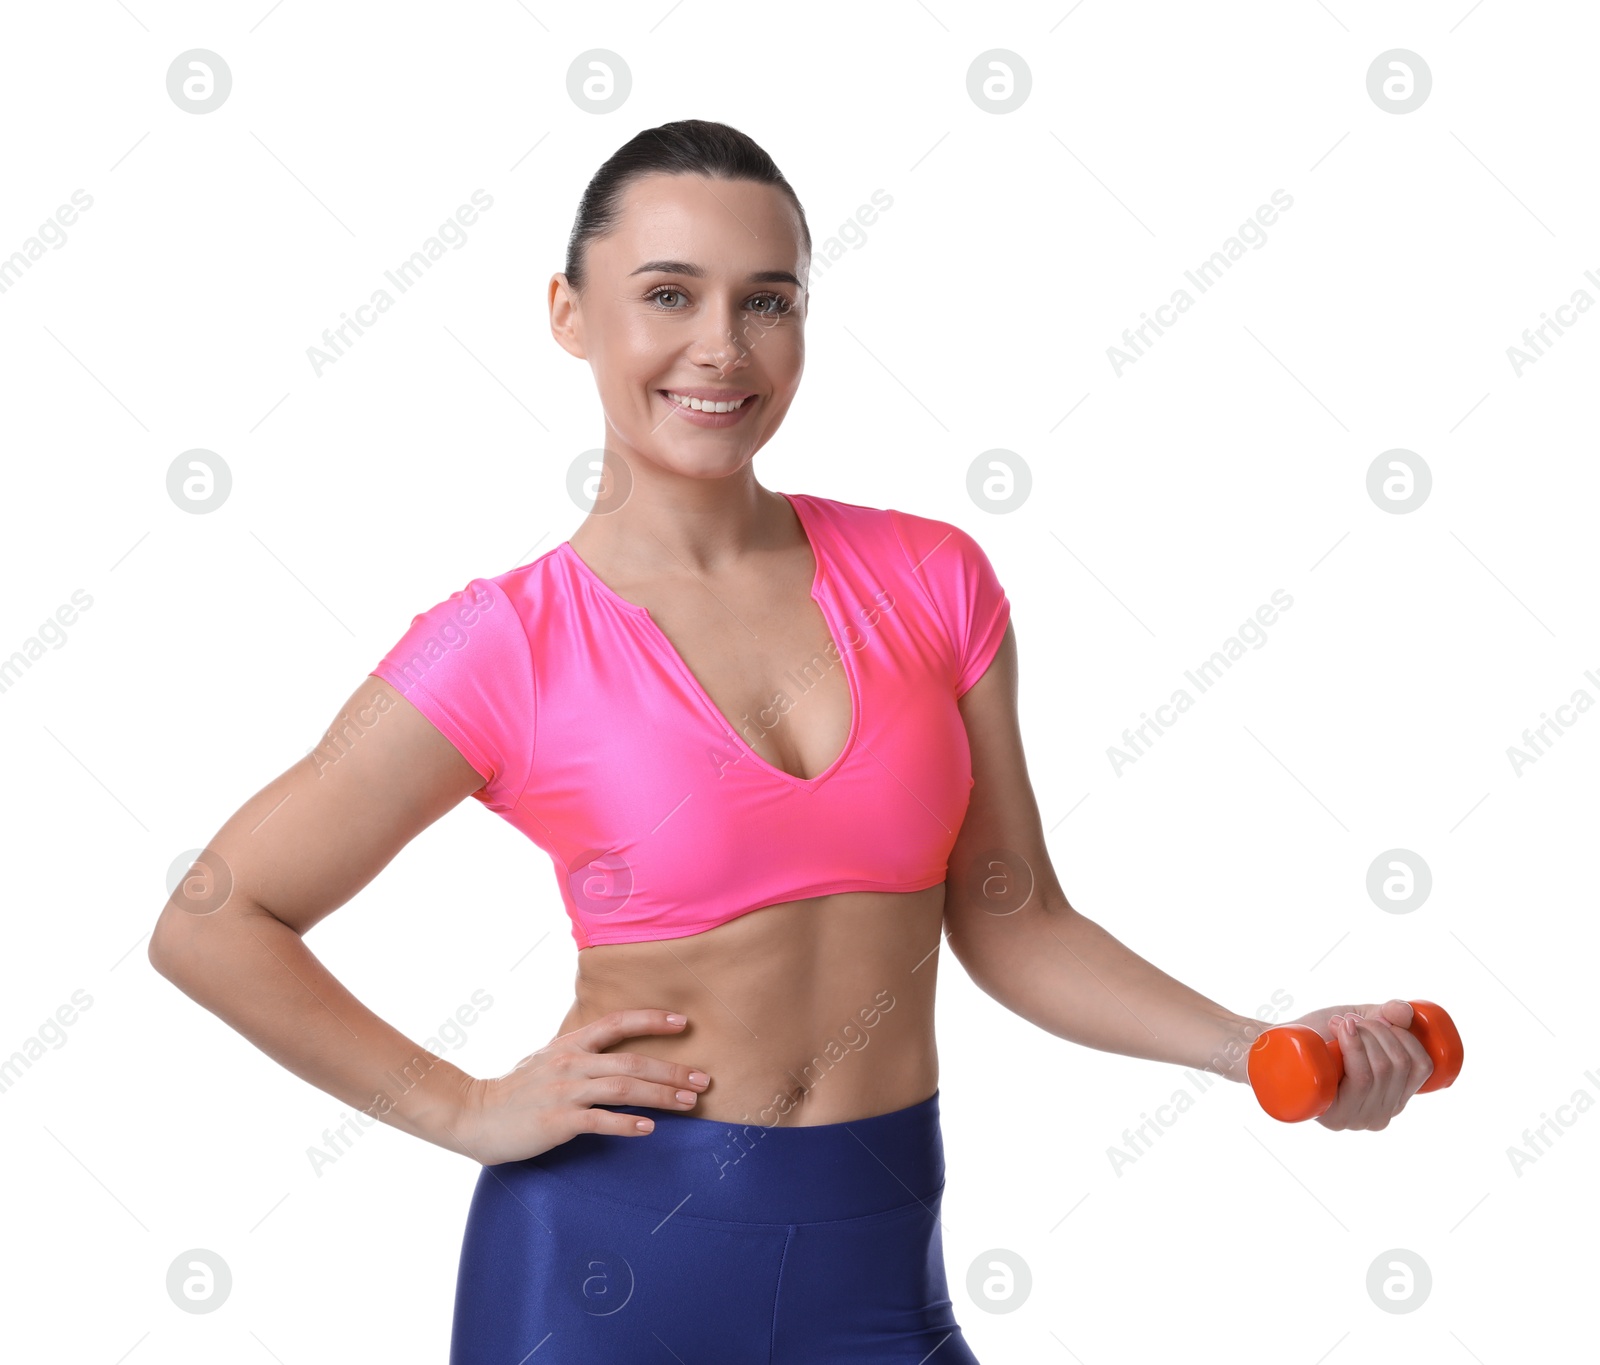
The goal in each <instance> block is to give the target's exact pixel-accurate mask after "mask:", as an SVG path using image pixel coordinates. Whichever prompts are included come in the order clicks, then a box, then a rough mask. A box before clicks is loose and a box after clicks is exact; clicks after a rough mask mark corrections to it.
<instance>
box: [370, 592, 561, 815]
mask: <svg viewBox="0 0 1600 1365" xmlns="http://www.w3.org/2000/svg"><path fill="white" fill-rule="evenodd" d="M372 674H373V676H374V677H378V678H382V679H383V681H384V682H386V683H388V684H389V686H391V687H392V688H394V690H395V691H396V692H398V693H400V695H401V696H403V697H404V698H405V699H406V700H407V701H409V702H410V703H411V704H412V705H413V706H415V707H416V708H417V710H419V711H420V712H422V714H423V715H424V716H426V717H427V718H428V720H429V722H430V723H431V724H432V725H433V727H434V728H435V729H436V730H438V731H439V732H440V733H441V734H442V735H444V737H445V738H446V739H448V740H449V741H450V742H451V743H452V744H453V745H455V747H456V748H457V750H459V751H460V753H461V756H462V757H463V758H465V759H466V760H467V762H468V763H470V764H471V765H472V766H473V767H474V768H475V769H476V770H477V772H478V775H479V776H480V777H482V778H483V779H484V785H483V786H482V787H481V788H479V789H478V790H477V791H475V792H473V796H475V797H476V798H477V799H478V800H479V801H481V802H482V803H483V804H484V805H486V806H488V807H489V808H490V809H491V810H495V811H501V812H504V811H509V810H511V809H512V808H513V807H514V806H515V805H516V803H517V800H518V799H519V798H520V797H521V795H522V792H523V790H524V788H525V787H526V786H527V783H528V776H529V773H530V772H531V770H532V767H533V748H534V740H535V738H536V731H535V721H536V715H535V709H534V702H535V694H534V678H533V657H532V650H531V648H530V646H529V644H528V633H527V631H526V629H525V628H524V627H523V624H522V618H521V617H520V616H518V614H517V609H516V606H515V605H514V604H513V603H512V601H511V599H510V598H509V597H508V596H507V595H506V592H505V589H504V588H502V587H501V586H500V585H499V584H497V583H495V582H494V581H493V580H491V579H487V578H475V579H473V580H472V581H471V582H470V583H468V584H467V586H466V587H465V588H463V589H461V591H459V592H453V593H451V594H450V596H449V597H447V598H445V600H444V601H442V602H439V603H437V604H435V605H434V606H432V607H429V608H428V610H427V611H424V612H422V613H420V614H419V615H417V616H414V617H413V618H412V620H411V625H410V628H409V629H408V630H407V631H406V633H405V634H404V635H402V636H401V637H400V639H399V640H398V641H397V642H396V643H395V645H394V648H392V649H391V650H390V651H389V652H388V653H387V654H385V655H384V656H383V658H382V660H381V661H380V662H379V663H378V665H377V666H376V667H375V668H374V669H373V670H372Z"/></svg>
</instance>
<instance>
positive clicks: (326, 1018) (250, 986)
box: [149, 907, 473, 1156]
mask: <svg viewBox="0 0 1600 1365" xmlns="http://www.w3.org/2000/svg"><path fill="white" fill-rule="evenodd" d="M181 914H182V912H181V911H176V910H174V909H172V908H171V907H169V908H168V909H167V910H166V911H165V912H164V915H163V920H162V922H161V923H160V924H158V926H157V930H156V933H155V934H154V935H153V936H152V939H151V944H150V952H149V958H150V963H151V965H152V966H153V967H154V968H155V969H156V970H157V971H158V972H160V973H161V975H162V976H164V977H166V978H167V980H169V981H171V982H172V983H173V984H174V985H175V986H177V987H178V988H179V989H180V990H181V991H183V993H184V994H185V995H187V996H189V998H190V999H192V1000H194V1001H195V1002H196V1003H197V1004H200V1005H203V1006H204V1007H205V1008H206V1009H208V1010H210V1011H211V1012H212V1013H213V1014H215V1015H216V1016H217V1017H218V1018H220V1019H222V1020H223V1021H224V1022H225V1023H227V1024H229V1025H231V1026H232V1027H233V1028H234V1029H236V1030H237V1031H238V1032H240V1033H242V1034H243V1035H244V1036H245V1037H246V1038H248V1039H249V1040H250V1041H251V1042H252V1043H254V1044H255V1045H256V1046H257V1047H258V1048H260V1049H261V1050H262V1051H263V1052H265V1053H266V1054H267V1055H268V1056H269V1057H271V1058H272V1059H273V1060H274V1061H276V1062H278V1063H280V1064H281V1065H283V1066H285V1067H287V1068H288V1069H289V1070H290V1071H292V1072H294V1074H295V1075H297V1076H299V1077H300V1078H301V1079H302V1080H305V1081H309V1082H310V1083H311V1084H312V1085H314V1086H316V1087H317V1088H318V1089H319V1090H324V1091H326V1092H327V1093H328V1094H330V1095H333V1096H334V1097H336V1098H337V1099H339V1100H341V1101H343V1102H344V1103H345V1104H348V1105H350V1106H352V1107H354V1108H358V1109H360V1110H362V1111H363V1112H364V1113H367V1114H370V1115H371V1116H372V1117H373V1118H376V1119H381V1120H382V1121H383V1122H384V1123H387V1124H390V1125H391V1126H393V1127H395V1128H398V1129H401V1130H402V1131H403V1132H407V1133H410V1134H412V1135H413V1136H415V1137H420V1138H423V1139H425V1140H426V1141H428V1142H432V1143H435V1144H436V1145H438V1146H440V1147H444V1148H447V1149H449V1150H450V1151H453V1152H458V1153H460V1154H461V1155H464V1156H470V1155H471V1153H470V1152H468V1151H466V1150H465V1149H464V1148H463V1147H462V1146H461V1144H460V1141H459V1140H458V1138H457V1137H456V1136H455V1134H454V1133H453V1132H452V1129H455V1130H456V1131H459V1127H458V1124H457V1119H458V1116H459V1115H460V1113H461V1110H462V1106H463V1105H464V1104H465V1103H466V1101H467V1096H468V1087H470V1086H471V1085H472V1084H473V1078H472V1077H471V1076H469V1075H467V1073H465V1072H463V1071H462V1070H460V1069H459V1068H458V1067H455V1066H452V1065H451V1064H450V1063H449V1062H447V1061H445V1060H443V1059H442V1058H440V1057H438V1056H436V1055H434V1054H433V1053H431V1052H429V1051H427V1049H425V1048H423V1047H420V1046H418V1045H417V1044H416V1043H414V1042H412V1041H411V1039H409V1038H407V1037H406V1036H405V1035H404V1034H403V1033H401V1032H400V1031H399V1030H397V1029H395V1028H393V1027H391V1026H390V1025H389V1024H387V1023H385V1022H384V1021H383V1020H382V1019H380V1018H378V1016H377V1015H376V1014H374V1013H373V1012H372V1011H371V1010H369V1009H368V1008H367V1007H366V1006H365V1005H363V1004H362V1003H361V1002H360V1001H359V1000H357V999H356V998H355V996H353V995H352V994H351V993H350V992H349V991H348V990H347V989H346V988H345V987H344V986H343V985H342V984H341V983H340V982H339V981H338V979H337V978H335V977H334V975H333V974H332V973H331V972H329V971H328V969H327V968H326V967H324V966H323V965H322V963H321V962H320V961H318V959H317V957H316V955H315V954H314V953H312V951H311V950H310V949H309V948H308V947H306V944H305V940H304V939H303V938H301V936H300V935H299V934H298V933H296V932H295V931H294V930H293V929H292V928H290V927H289V926H288V925H287V924H285V923H283V921H282V920H280V919H278V918H277V917H276V916H274V915H272V914H270V913H268V912H267V911H266V910H264V909H259V908H258V909H248V910H241V911H237V912H236V911H234V910H233V909H232V908H230V909H229V910H228V911H227V912H226V914H224V913H223V912H219V913H217V914H215V915H208V916H187V917H185V918H177V919H172V918H169V917H172V916H177V915H181Z"/></svg>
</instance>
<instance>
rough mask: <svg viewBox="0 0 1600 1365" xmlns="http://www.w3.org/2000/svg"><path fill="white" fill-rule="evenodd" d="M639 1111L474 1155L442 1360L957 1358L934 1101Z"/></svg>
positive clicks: (525, 1364) (533, 1364)
mask: <svg viewBox="0 0 1600 1365" xmlns="http://www.w3.org/2000/svg"><path fill="white" fill-rule="evenodd" d="M596 1107H597V1108H604V1109H609V1110H611V1111H613V1112H615V1113H627V1114H639V1115H643V1116H646V1117H649V1118H652V1119H654V1120H655V1125H656V1126H655V1131H654V1132H652V1133H649V1134H647V1135H645V1136H643V1137H637V1138H635V1137H616V1136H612V1135H610V1134H600V1133H580V1134H578V1136H577V1137H575V1138H572V1139H571V1140H570V1141H567V1142H563V1143H560V1144H559V1145H557V1146H555V1147H552V1148H551V1149H550V1150H549V1151H548V1152H543V1153H541V1154H540V1155H538V1156H536V1157H531V1158H529V1159H528V1160H526V1161H507V1162H502V1163H500V1164H499V1165H495V1166H484V1167H483V1168H482V1169H481V1171H480V1172H479V1176H478V1183H477V1186H476V1188H475V1190H474V1192H473V1196H472V1207H471V1209H470V1211H469V1212H468V1215H467V1226H466V1233H465V1236H464V1237H463V1240H462V1246H461V1265H460V1274H459V1276H458V1278H457V1280H456V1302H455V1323H454V1331H453V1333H452V1336H451V1340H450V1365H602V1363H603V1365H635V1363H636V1362H637V1365H645V1362H648V1363H649V1365H672V1362H673V1361H674V1360H676V1361H683V1362H689V1365H706V1363H707V1362H712V1363H714V1365H721V1363H722V1362H727V1363H728V1365H802V1362H803V1363H804V1365H823V1363H824V1362H826V1365H849V1363H850V1362H858V1361H859V1362H867V1361H871V1362H873V1365H890V1362H900V1361H904V1362H906V1365H923V1363H925V1365H977V1357H976V1356H974V1355H973V1354H972V1350H971V1348H970V1347H969V1346H968V1345H967V1343H966V1341H965V1339H964V1338H963V1337H962V1335H961V1328H960V1327H959V1326H957V1324H956V1320H955V1316H954V1314H953V1312H952V1307H951V1302H950V1296H949V1292H948V1289H947V1286H946V1281H945V1268H944V1248H943V1241H942V1239H941V1237H940V1226H939V1204H940V1199H941V1197H942V1194H943V1191H944V1143H943V1139H942V1137H941V1134H940V1129H939V1092H938V1091H937V1090H935V1091H934V1092H933V1094H932V1095H930V1096H929V1097H928V1098H927V1099H925V1100H923V1101H922V1102H921V1103H920V1104H914V1105H912V1106H911V1107H910V1108H908V1109H898V1110H895V1111H894V1112H893V1113H889V1114H879V1115H876V1116H874V1117H872V1118H865V1119H855V1120H852V1121H851V1122H849V1123H825V1124H819V1125H814V1126H810V1127H804V1126H801V1127H766V1126H764V1125H761V1124H751V1125H740V1124H728V1123H722V1122H718V1121H715V1120H712V1119H702V1118H697V1117H695V1116H694V1115H692V1114H680V1113H675V1112H672V1111H669V1110H665V1109H654V1108H647V1107H642V1106H640V1107H636V1106H634V1105H626V1104H624V1105H599V1106H596Z"/></svg>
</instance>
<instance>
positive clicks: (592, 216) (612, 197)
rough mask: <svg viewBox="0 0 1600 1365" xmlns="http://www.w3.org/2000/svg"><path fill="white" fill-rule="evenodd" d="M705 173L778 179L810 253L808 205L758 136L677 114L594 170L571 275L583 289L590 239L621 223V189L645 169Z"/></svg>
mask: <svg viewBox="0 0 1600 1365" xmlns="http://www.w3.org/2000/svg"><path fill="white" fill-rule="evenodd" d="M656 174H660V175H707V176H717V177H720V178H721V179H724V180H753V181H755V182H756V183H758V184H762V185H775V186H776V187H777V188H778V189H780V190H782V191H783V192H784V193H785V194H786V195H788V196H789V200H790V202H791V203H793V204H794V206H795V211H796V212H798V213H799V215H800V232H801V236H802V240H803V242H804V245H805V249H806V254H807V255H808V256H809V255H810V254H811V229H810V227H809V226H808V225H807V224H806V211H805V209H804V208H803V207H802V206H801V204H800V199H799V196H798V195H796V194H795V192H794V188H793V187H792V186H791V185H790V184H789V182H788V181H787V180H785V179H784V178H783V172H782V171H780V170H779V169H778V167H777V164H776V163H775V162H774V161H773V159H772V158H771V157H770V156H768V155H767V154H766V152H764V151H763V150H762V149H761V147H760V145H759V144H757V143H756V141H755V140H754V139H753V138H751V137H749V136H748V135H747V134H745V133H741V132H740V131H739V130H738V129H737V128H732V127H729V125H728V124H726V123H712V122H709V121H707V120H706V119H698V118H686V119H678V120H677V121H676V122H674V123H663V124H662V125H661V126H660V127H658V128H646V129H644V130H643V131H641V132H639V133H638V134H636V135H635V136H634V137H633V138H631V139H630V140H629V141H627V142H625V143H623V144H622V146H620V147H618V148H617V150H616V151H614V152H613V153H612V154H611V158H610V160H608V161H607V162H606V163H605V165H603V166H602V167H600V169H599V170H598V171H596V172H595V173H594V178H593V179H592V180H590V181H589V184H588V185H587V187H586V188H585V189H584V191H583V198H582V199H581V200H579V202H578V216H577V217H576V218H575V219H574V220H573V224H572V235H571V236H570V237H568V238H567V270H566V274H567V281H568V283H570V284H571V286H572V287H573V289H575V290H577V291H578V292H579V293H582V291H583V287H584V285H585V283H586V282H587V281H586V277H585V265H586V261H585V257H586V254H587V251H588V247H589V243H590V242H592V241H594V239H595V238H597V237H604V236H605V235H606V234H607V233H609V232H611V231H612V230H614V229H615V228H616V227H617V226H618V222H619V220H620V218H621V216H622V195H623V192H624V191H625V190H626V189H627V188H628V186H629V185H630V184H632V183H633V182H634V181H635V180H637V179H639V178H640V177H641V176H645V175H656Z"/></svg>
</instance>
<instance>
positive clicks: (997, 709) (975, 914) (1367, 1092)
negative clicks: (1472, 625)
mask: <svg viewBox="0 0 1600 1365" xmlns="http://www.w3.org/2000/svg"><path fill="white" fill-rule="evenodd" d="M1015 630H1016V628H1015V623H1012V624H1010V625H1008V626H1007V627H1006V633H1005V637H1004V638H1003V639H1002V641H1001V643H1000V648H999V650H998V651H997V652H996V654H995V656H994V660H993V662H991V663H990V665H989V667H988V669H987V670H986V671H985V673H984V674H983V676H982V677H981V678H979V679H978V681H977V682H976V683H974V684H973V685H972V687H970V688H969V689H968V690H967V691H966V692H965V693H964V694H963V695H962V697H961V698H960V700H959V702H958V705H959V706H960V709H961V715H962V718H963V720H965V722H966V727H967V737H968V742H969V744H970V747H971V750H972V776H973V787H972V798H971V805H970V806H969V807H968V810H967V814H966V818H965V820H964V821H963V822H962V826H961V830H960V832H959V834H958V836H957V838H956V842H955V846H954V848H953V849H952V850H951V853H950V866H949V872H948V874H947V878H946V881H945V905H944V920H945V931H946V937H947V939H948V942H949V945H950V950H951V951H952V952H953V953H954V954H955V955H956V958H957V959H958V960H959V961H960V963H961V965H962V966H963V967H965V968H966V970H967V973H968V975H969V976H971V977H972V979H973V981H974V982H976V983H977V985H978V986H979V988H980V989H982V990H983V991H984V993H985V994H987V995H989V996H991V997H992V998H993V999H995V1000H997V1001H999V1002H1000V1004H1002V1005H1004V1006H1005V1007H1006V1008H1007V1009H1009V1010H1011V1011H1012V1012H1013V1013H1015V1014H1018V1015H1021V1016H1022V1018H1024V1019H1026V1020H1028V1021H1029V1022H1030V1023H1033V1024H1037V1025H1038V1026H1039V1027H1040V1028H1042V1029H1044V1030H1046V1031H1047V1032H1049V1033H1053V1034H1055V1035H1056V1036H1057V1037H1058V1038H1066V1039H1068V1040H1070V1041H1071V1042H1074V1043H1079V1044H1082V1045H1083V1046H1085V1047H1092V1048H1097V1049H1099V1050H1100V1051H1103V1052H1117V1053H1122V1054H1124V1055H1127V1056H1131V1057H1144V1058H1147V1059H1149V1060H1151V1061H1158V1062H1170V1063H1173V1064H1174V1065H1177V1066H1188V1067H1195V1068H1198V1069H1203V1070H1206V1071H1210V1072H1213V1073H1215V1074H1217V1075H1220V1076H1226V1077H1227V1078H1228V1079H1229V1080H1235V1081H1247V1080H1248V1076H1247V1074H1246V1069H1245V1068H1246V1055H1247V1053H1248V1051H1249V1048H1250V1045H1251V1043H1252V1042H1253V1041H1254V1040H1255V1038H1256V1037H1257V1035H1258V1034H1260V1033H1261V1032H1262V1031H1263V1030H1264V1029H1266V1028H1268V1027H1270V1025H1268V1024H1265V1023H1263V1022H1262V1021H1261V1020H1259V1019H1253V1018H1249V1017H1247V1016H1245V1015H1242V1014H1236V1013H1234V1012H1233V1011H1232V1010H1230V1009H1227V1008H1226V1007H1224V1006H1222V1005H1219V1004H1218V1003H1217V1002H1216V1001H1214V1000H1210V999H1207V998H1206V997H1205V996H1203V995H1201V994H1200V993H1199V992H1198V991H1195V990H1192V989H1191V988H1190V987H1188V986H1186V985H1184V984H1183V982H1181V981H1178V980H1176V979H1174V978H1173V977H1170V976H1168V975H1167V974H1166V973H1165V972H1163V971H1162V970H1161V969H1160V968H1159V967H1157V966H1155V965H1154V964H1153V963H1151V962H1147V961H1146V960H1145V959H1144V958H1142V957H1140V956H1139V955H1138V954H1137V953H1135V952H1134V951H1133V950H1132V949H1130V948H1128V947H1127V946H1126V945H1125V944H1123V943H1122V942H1120V941H1119V940H1118V939H1116V938H1114V937H1113V936H1112V935H1111V934H1109V933H1107V932H1106V930H1105V929H1103V928H1101V926H1100V925H1099V924H1097V923H1095V922H1094V921H1093V920H1091V919H1089V918H1088V917H1086V916H1084V915H1081V914H1079V913H1078V911H1076V910H1075V909H1073V907H1072V906H1071V905H1070V904H1069V903H1068V901H1067V897H1066V894H1065V893H1064V892H1063V891H1062V889H1061V884H1060V883H1059V882H1058V881H1057V880H1056V875H1055V870H1054V868H1052V867H1051V865H1050V857H1049V854H1048V853H1047V852H1046V850H1045V842H1044V829H1043V826H1042V824H1041V822H1040V819H1039V809H1038V805H1037V802H1036V801H1035V799H1034V794H1033V786H1032V783H1031V782H1030V781H1029V778H1028V768H1027V761H1026V759H1025V758H1024V756H1023V751H1022V734H1021V729H1020V726H1019V724H1018V719H1017V645H1016V634H1015ZM1346 1013H1348V1014H1351V1015H1355V1016H1357V1018H1356V1020H1355V1021H1354V1022H1353V1023H1352V1024H1349V1025H1344V1024H1335V1023H1333V1022H1332V1021H1333V1020H1334V1019H1335V1018H1336V1017H1338V1016H1340V1015H1342V1014H1346ZM1284 1022H1295V1023H1304V1024H1307V1025H1309V1026H1310V1027H1312V1028H1315V1029H1317V1030H1318V1032H1319V1033H1320V1034H1321V1035H1322V1036H1323V1037H1324V1038H1332V1037H1337V1038H1338V1040H1339V1045H1340V1049H1341V1052H1342V1054H1343V1058H1344V1078H1343V1080H1341V1081H1340V1083H1339V1092H1338V1096H1337V1098H1336V1099H1335V1100H1334V1103H1333V1105H1332V1106H1331V1107H1330V1108H1329V1109H1328V1110H1327V1112H1326V1113H1324V1114H1323V1115H1322V1116H1321V1117H1320V1118H1319V1119H1318V1122H1319V1123H1321V1124H1323V1125H1324V1126H1325V1127H1328V1128H1383V1127H1385V1126H1386V1125H1387V1124H1388V1122H1389V1120H1390V1119H1391V1118H1392V1117H1393V1116H1394V1115H1395V1114H1398V1113H1399V1112H1400V1111H1401V1110H1402V1109H1403V1108H1405V1105H1406V1101H1407V1100H1409V1099H1410V1098H1411V1096H1412V1095H1414V1094H1415V1093H1416V1091H1417V1089H1418V1087H1420V1086H1421V1085H1422V1084H1424V1082H1426V1081H1427V1079H1428V1077H1429V1075H1431V1074H1432V1070H1433V1064H1432V1062H1431V1061H1430V1060H1429V1058H1428V1055H1427V1053H1426V1052H1425V1051H1424V1050H1423V1048H1422V1044H1421V1043H1420V1042H1418V1041H1417V1039H1416V1038H1415V1037H1414V1036H1413V1035H1412V1034H1411V1033H1410V1031H1409V1027H1408V1026H1409V1025H1410V1023H1411V1007H1410V1005H1408V1004H1407V1003H1406V1002H1404V1001H1401V1000H1390V1001H1387V1002H1381V1003H1378V1004H1367V1005H1344V1006H1333V1007H1331V1008H1328V1009H1320V1010H1316V1011H1313V1012H1312V1013H1311V1014H1308V1015H1305V1016H1302V1017H1301V1018H1300V1019H1298V1020H1294V1021H1284Z"/></svg>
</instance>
